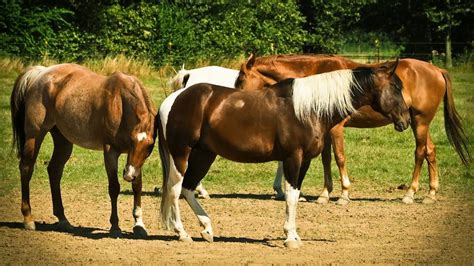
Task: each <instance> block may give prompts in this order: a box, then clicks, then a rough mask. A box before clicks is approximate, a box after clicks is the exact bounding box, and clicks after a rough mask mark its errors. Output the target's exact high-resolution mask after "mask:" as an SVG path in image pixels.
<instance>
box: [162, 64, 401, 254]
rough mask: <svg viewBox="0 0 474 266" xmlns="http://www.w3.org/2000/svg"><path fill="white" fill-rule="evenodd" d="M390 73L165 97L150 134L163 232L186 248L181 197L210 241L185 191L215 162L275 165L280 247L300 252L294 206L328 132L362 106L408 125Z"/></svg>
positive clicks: (348, 73) (347, 73) (196, 89)
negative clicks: (282, 213) (281, 189)
mask: <svg viewBox="0 0 474 266" xmlns="http://www.w3.org/2000/svg"><path fill="white" fill-rule="evenodd" d="M396 66H397V63H392V64H387V65H384V66H382V67H379V68H358V69H355V70H340V71H335V72H330V73H325V74H321V75H315V76H309V77H307V78H301V79H287V80H284V81H281V82H279V83H276V84H275V85H272V86H269V87H268V88H266V89H265V90H253V91H241V90H235V89H231V88H226V87H221V86H216V85H211V84H205V83H200V84H196V85H194V86H192V87H190V88H188V89H186V90H184V89H181V90H178V91H176V92H174V93H173V94H171V95H170V96H168V97H167V98H166V99H165V100H164V101H163V103H162V105H161V107H160V111H159V119H160V123H159V127H158V131H159V133H158V137H159V143H160V144H159V150H160V158H161V162H162V165H163V195H162V201H161V218H162V222H163V224H164V227H165V228H167V229H173V230H174V231H175V232H177V234H178V236H179V240H181V241H192V238H191V237H190V236H189V235H188V233H187V232H186V231H185V230H184V227H183V224H182V221H181V214H180V208H179V204H178V203H179V202H178V199H179V196H180V194H183V195H184V197H185V199H186V201H187V203H188V204H189V206H190V207H191V209H192V210H193V211H194V213H195V214H196V215H197V217H198V219H199V222H200V224H201V226H202V227H203V228H204V230H203V231H201V236H202V237H203V238H204V239H205V240H207V241H209V242H212V241H213V230H212V226H211V220H210V218H209V217H208V215H207V214H206V212H205V211H204V209H203V208H202V207H201V205H200V204H199V202H198V201H197V199H196V198H195V197H194V192H193V190H194V189H195V188H196V186H197V185H198V183H199V182H200V181H201V180H202V178H203V177H204V176H205V175H206V173H207V171H208V170H209V168H210V166H211V164H212V163H213V162H214V160H215V158H216V156H217V155H221V156H222V157H224V158H227V159H229V160H232V161H236V162H243V163H257V162H267V161H282V162H283V170H284V173H285V181H286V182H285V184H286V186H285V187H286V220H285V224H284V230H285V232H286V237H287V238H286V240H285V246H287V247H290V248H296V247H299V246H301V244H302V242H301V239H300V237H299V236H298V234H297V231H296V205H297V203H298V197H299V193H300V189H301V184H302V182H303V179H304V176H305V174H306V171H307V169H308V167H309V164H310V161H311V158H313V157H315V156H317V155H318V154H319V153H321V150H322V149H323V142H324V139H325V135H326V134H327V133H328V131H329V130H330V129H331V128H332V127H333V126H334V125H335V124H337V123H339V122H340V121H342V120H343V119H344V118H345V117H346V116H347V115H349V114H351V113H353V112H354V111H355V110H356V109H357V108H359V107H360V106H363V105H372V107H373V108H375V109H376V110H378V111H379V112H380V113H382V114H384V115H385V116H386V117H388V118H389V119H390V120H392V121H393V123H394V124H395V125H396V126H397V127H400V130H403V129H406V128H407V127H408V126H409V123H410V122H409V119H410V116H409V113H408V107H407V106H406V104H405V102H404V101H403V97H402V83H401V82H400V80H399V78H398V77H397V76H396V75H395V74H394V71H395V69H396Z"/></svg>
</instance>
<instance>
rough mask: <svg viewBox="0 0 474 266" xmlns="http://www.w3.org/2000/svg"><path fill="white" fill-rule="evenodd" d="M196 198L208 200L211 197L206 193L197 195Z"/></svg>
mask: <svg viewBox="0 0 474 266" xmlns="http://www.w3.org/2000/svg"><path fill="white" fill-rule="evenodd" d="M198 197H199V198H200V199H210V198H211V196H209V193H207V192H206V193H202V194H198Z"/></svg>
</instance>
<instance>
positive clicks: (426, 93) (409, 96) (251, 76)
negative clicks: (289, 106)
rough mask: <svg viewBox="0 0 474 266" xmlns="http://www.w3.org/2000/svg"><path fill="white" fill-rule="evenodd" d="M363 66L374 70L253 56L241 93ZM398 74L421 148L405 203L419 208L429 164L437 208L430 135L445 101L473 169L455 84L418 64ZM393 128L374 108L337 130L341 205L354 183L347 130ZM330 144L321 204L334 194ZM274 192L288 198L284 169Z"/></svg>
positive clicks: (456, 139)
mask: <svg viewBox="0 0 474 266" xmlns="http://www.w3.org/2000/svg"><path fill="white" fill-rule="evenodd" d="M361 66H366V67H367V66H368V65H363V64H359V63H356V62H353V61H351V60H349V59H346V58H344V57H340V56H331V55H277V56H268V57H260V58H255V56H254V55H253V54H252V55H251V56H250V57H249V59H248V60H247V62H245V63H243V64H242V66H241V71H240V73H239V78H238V79H237V81H236V88H237V89H256V88H257V89H258V88H263V87H264V86H266V85H270V84H274V83H276V82H278V81H281V80H283V79H286V78H290V77H291V78H300V77H305V76H308V75H314V74H318V73H324V72H329V71H334V70H338V69H354V68H357V67H361ZM373 66H376V65H373ZM396 74H397V75H398V76H399V77H400V79H401V80H402V82H403V87H404V90H403V98H404V99H405V102H406V103H407V104H408V106H409V107H410V114H411V127H412V130H413V134H414V136H415V142H416V149H415V167H414V170H413V174H412V181H411V184H410V187H409V189H408V191H407V193H406V194H405V196H404V197H403V202H404V203H407V204H410V203H413V202H414V195H415V193H416V192H417V190H418V187H419V177H420V171H421V167H422V165H423V161H424V160H426V161H427V163H428V173H429V178H430V191H429V194H428V196H427V197H425V198H424V200H423V202H424V203H433V202H435V201H436V192H437V191H438V188H439V181H438V168H437V163H436V151H435V145H434V143H433V141H432V139H431V137H430V134H429V126H430V123H431V121H432V120H433V118H434V116H435V114H436V111H437V110H438V107H439V105H440V103H441V101H444V121H445V129H446V134H447V136H448V140H449V142H450V143H451V144H452V145H453V146H454V148H455V150H456V152H457V153H458V155H459V156H460V158H461V160H462V162H463V163H464V164H466V165H467V164H469V162H470V161H471V156H470V154H469V151H468V148H467V143H468V142H467V138H466V135H465V133H464V130H463V126H462V123H461V120H460V117H459V115H458V113H457V111H456V108H455V106H454V100H453V92H452V84H451V79H450V77H449V74H448V72H447V71H446V70H444V69H441V68H438V67H436V66H433V65H431V64H429V63H426V62H423V61H419V60H415V59H402V60H400V64H399V66H398V68H397V70H396ZM390 122H391V121H390V120H389V119H386V118H385V117H384V116H383V115H381V114H379V113H378V112H375V111H374V110H373V108H371V107H370V106H363V107H362V108H360V109H358V112H356V113H354V114H352V115H351V116H350V117H348V118H346V119H344V120H343V121H341V122H340V123H338V124H337V125H335V127H334V128H332V129H331V131H330V133H331V134H330V135H331V138H332V145H333V148H334V157H335V158H336V163H337V166H338V168H339V173H340V176H341V185H342V195H341V197H340V198H339V200H338V204H342V205H344V204H347V203H348V202H349V188H350V181H349V175H348V173H347V166H346V156H345V154H344V126H347V127H359V128H370V127H380V126H384V125H387V124H389V123H390ZM326 143H327V147H325V149H324V150H323V152H322V156H321V159H322V162H323V167H324V190H323V192H322V193H321V194H320V196H319V198H318V202H319V203H327V202H328V201H329V194H330V193H331V191H332V177H331V154H330V149H331V148H330V146H329V143H330V141H327V142H326ZM273 186H274V189H275V190H276V191H277V193H278V194H279V195H280V197H284V195H283V191H282V189H281V168H280V169H279V171H277V175H276V178H275V182H274V184H273Z"/></svg>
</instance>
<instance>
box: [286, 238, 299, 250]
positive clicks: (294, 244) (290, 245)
mask: <svg viewBox="0 0 474 266" xmlns="http://www.w3.org/2000/svg"><path fill="white" fill-rule="evenodd" d="M300 242H301V241H300ZM300 242H298V241H296V240H286V241H285V247H287V248H291V249H293V248H299V247H300V246H301V245H302V244H301V243H300Z"/></svg>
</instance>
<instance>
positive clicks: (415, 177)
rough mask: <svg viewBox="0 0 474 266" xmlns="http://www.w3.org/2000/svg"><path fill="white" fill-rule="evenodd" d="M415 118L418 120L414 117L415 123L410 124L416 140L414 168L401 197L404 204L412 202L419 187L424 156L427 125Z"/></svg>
mask: <svg viewBox="0 0 474 266" xmlns="http://www.w3.org/2000/svg"><path fill="white" fill-rule="evenodd" d="M417 120H419V118H418V119H415V121H413V120H412V123H415V124H412V128H413V132H414V134H415V141H416V148H415V168H414V169H413V173H412V180H411V184H410V187H409V188H408V191H407V193H406V194H405V196H404V197H403V199H402V201H403V203H405V204H412V203H413V202H414V200H415V193H416V192H417V191H418V188H419V179H420V173H421V167H422V166H423V161H424V159H425V157H426V150H427V145H426V144H427V138H428V127H427V126H424V125H420V124H419V123H417V122H418V121H417ZM414 125H415V126H414Z"/></svg>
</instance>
